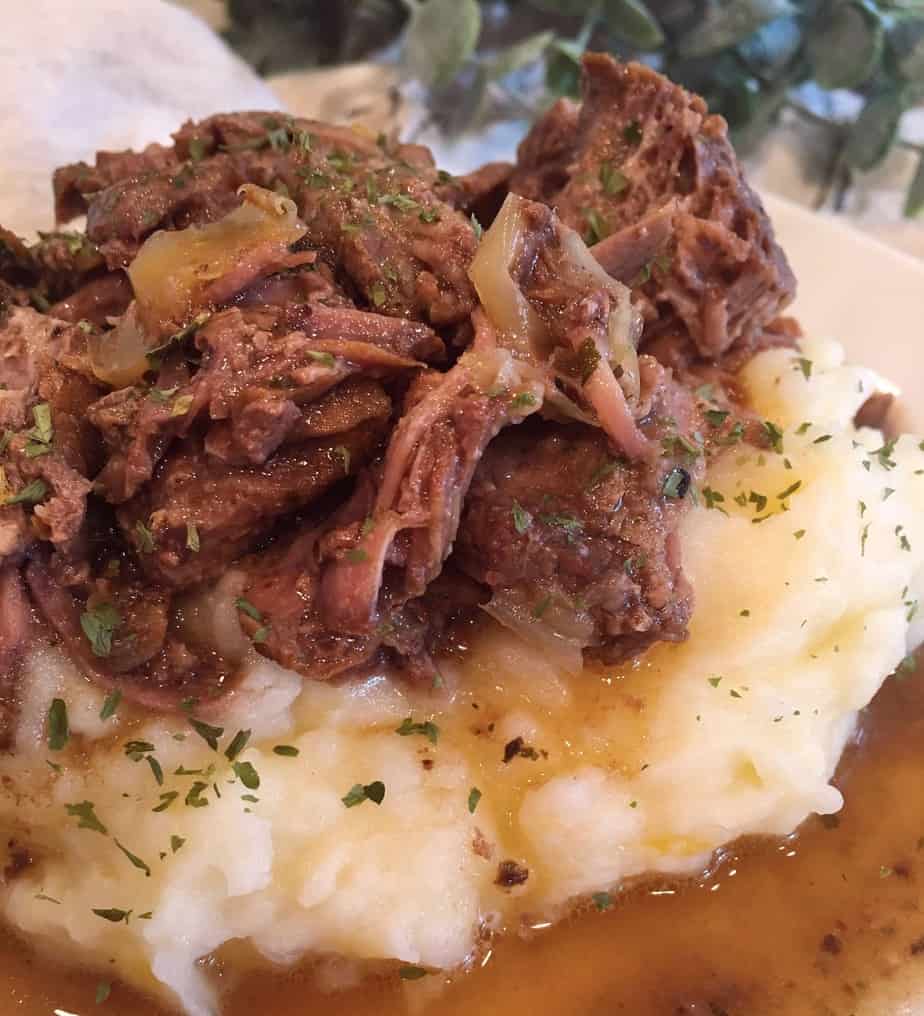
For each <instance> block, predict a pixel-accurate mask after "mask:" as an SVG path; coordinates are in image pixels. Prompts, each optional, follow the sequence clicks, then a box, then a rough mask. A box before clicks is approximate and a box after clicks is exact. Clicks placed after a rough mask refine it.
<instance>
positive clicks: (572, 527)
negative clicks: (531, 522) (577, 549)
mask: <svg viewBox="0 0 924 1016" xmlns="http://www.w3.org/2000/svg"><path fill="white" fill-rule="evenodd" d="M539 521H540V522H541V523H543V525H546V526H554V527H555V528H556V529H562V530H564V532H565V533H566V534H567V537H568V542H569V543H573V542H574V538H575V537H576V536H578V535H579V534H580V533H581V531H582V530H583V528H584V523H583V522H581V520H580V519H577V518H575V517H574V516H573V515H566V514H561V513H558V514H555V515H540V516H539Z"/></svg>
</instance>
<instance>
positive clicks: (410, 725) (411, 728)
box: [395, 716, 440, 744]
mask: <svg viewBox="0 0 924 1016" xmlns="http://www.w3.org/2000/svg"><path fill="white" fill-rule="evenodd" d="M395 733H396V734H400V735H401V736H402V737H408V736H410V735H411V734H421V735H423V736H424V737H426V738H427V740H428V741H429V742H430V743H431V744H436V742H437V741H438V740H439V737H440V728H439V727H438V726H437V725H436V724H435V723H431V722H430V720H427V721H426V722H425V723H415V722H414V718H413V717H412V716H408V717H407V718H406V719H405V720H404V721H403V722H402V723H401V726H400V727H395Z"/></svg>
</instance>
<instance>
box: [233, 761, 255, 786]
mask: <svg viewBox="0 0 924 1016" xmlns="http://www.w3.org/2000/svg"><path fill="white" fill-rule="evenodd" d="M231 768H232V769H233V770H234V775H235V776H236V777H237V778H238V779H239V780H240V781H241V783H243V784H244V786H245V787H246V788H247V789H248V790H257V789H259V786H260V774H259V773H258V772H257V770H256V769H254V767H253V765H252V764H251V763H250V762H235V763H233V765H232V766H231Z"/></svg>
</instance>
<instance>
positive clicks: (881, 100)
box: [844, 88, 905, 170]
mask: <svg viewBox="0 0 924 1016" xmlns="http://www.w3.org/2000/svg"><path fill="white" fill-rule="evenodd" d="M903 99H904V96H903V95H902V93H901V91H900V90H898V89H894V88H893V89H890V90H889V91H886V92H880V93H879V95H874V96H873V97H872V98H871V99H869V100H868V101H867V103H866V105H865V106H864V107H863V110H862V112H861V113H860V115H859V116H858V117H857V119H856V121H855V122H854V124H853V126H852V127H851V128H850V134H849V136H848V138H847V145H846V147H845V149H844V160H845V161H846V163H847V165H848V166H850V167H851V168H852V169H862V170H867V169H872V168H873V167H874V166H875V165H877V164H878V163H879V162H881V161H882V160H883V159H884V158H885V156H886V154H887V153H888V151H889V149H890V148H891V147H892V142H893V141H894V140H895V136H896V134H897V133H898V123H899V120H900V119H901V115H902V112H903V111H904V108H905V104H904V101H903Z"/></svg>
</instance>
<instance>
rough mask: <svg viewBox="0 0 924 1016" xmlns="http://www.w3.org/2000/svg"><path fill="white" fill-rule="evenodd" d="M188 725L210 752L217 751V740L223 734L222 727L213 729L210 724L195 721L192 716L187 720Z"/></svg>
mask: <svg viewBox="0 0 924 1016" xmlns="http://www.w3.org/2000/svg"><path fill="white" fill-rule="evenodd" d="M189 725H190V726H191V727H192V728H193V730H195V732H196V733H197V734H198V735H199V736H200V737H201V738H202V740H203V741H205V743H206V744H207V745H208V746H209V747H210V748H211V749H212V751H218V738H219V737H221V735H222V734H223V733H224V732H225V728H224V727H213V726H212V725H211V724H210V723H206V722H205V721H204V720H197V719H195V717H192V716H191V717H190V718H189Z"/></svg>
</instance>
